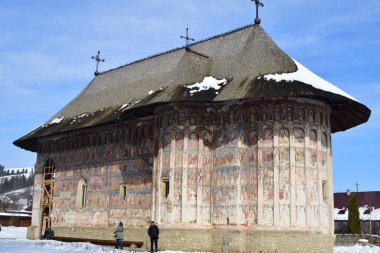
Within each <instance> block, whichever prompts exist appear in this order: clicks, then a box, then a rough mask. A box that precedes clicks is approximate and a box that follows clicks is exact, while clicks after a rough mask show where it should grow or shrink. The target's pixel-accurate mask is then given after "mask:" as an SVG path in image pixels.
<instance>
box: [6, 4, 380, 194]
mask: <svg viewBox="0 0 380 253" xmlns="http://www.w3.org/2000/svg"><path fill="white" fill-rule="evenodd" d="M263 3H264V4H265V7H264V8H263V9H261V10H260V12H261V13H260V16H261V19H262V27H263V28H264V29H265V30H266V31H267V32H268V34H269V35H270V36H271V37H272V38H273V39H274V41H276V43H277V44H278V45H279V46H280V48H282V49H283V50H284V51H285V52H287V53H288V54H289V55H290V56H292V57H293V58H295V59H297V61H299V62H301V63H302V64H303V65H305V66H306V67H307V68H309V69H310V70H312V71H313V72H315V73H316V74H318V75H319V76H321V77H323V78H324V79H326V80H328V81H330V82H332V83H333V84H335V85H336V86H338V87H340V88H341V89H343V90H344V91H346V92H348V93H349V94H351V95H352V96H353V97H355V98H356V99H358V100H359V101H361V102H363V103H364V104H366V105H367V106H368V107H369V108H370V109H371V110H372V115H371V118H370V120H369V121H368V122H367V123H366V124H363V125H360V126H358V127H356V128H353V129H349V130H347V131H345V132H341V133H336V134H334V135H333V170H334V190H335V191H345V190H346V189H347V188H351V189H354V187H355V186H354V184H355V182H359V184H360V187H359V190H362V191H368V190H380V180H379V179H380V176H379V168H380V165H379V159H378V155H379V157H380V152H379V150H380V149H379V148H378V145H379V144H380V134H379V133H380V99H379V98H380V78H379V76H380V75H379V73H380V2H379V0H363V1H356V0H346V1H331V0H318V1H316V0H308V1H304V0H303V1H302V0H287V1H284V0H271V1H269V0H268V1H266V0H263ZM254 16H255V6H254V4H253V3H252V2H251V1H249V0H207V1H204V0H187V1H180V0H113V1H105V0H103V1H100V0H81V1H78V0H66V1H62V0H33V1H30V0H18V1H14V0H1V1H0V31H1V38H0V164H3V165H5V167H29V166H33V165H34V163H35V158H36V156H35V154H34V153H31V152H29V151H25V150H22V149H20V148H17V147H15V146H13V144H12V142H13V141H14V140H16V139H17V138H19V137H21V136H23V135H24V134H26V133H28V132H30V131H31V130H32V129H34V128H36V127H38V126H39V125H41V124H42V123H44V122H45V121H46V120H47V119H48V118H49V117H51V116H52V115H53V114H54V113H56V112H57V111H58V110H59V109H60V108H62V107H63V106H64V105H65V104H66V103H68V102H69V101H70V100H71V99H73V98H74V97H75V96H76V95H77V94H78V93H79V92H80V91H81V90H82V89H83V88H84V87H85V86H86V85H87V84H88V83H89V82H90V81H91V79H92V77H93V72H94V68H95V63H94V62H93V60H92V59H91V56H93V55H95V54H96V52H97V51H98V50H100V51H101V56H102V57H104V58H105V59H106V61H105V62H104V63H102V64H101V65H100V70H101V71H102V70H106V69H110V68H114V67H117V66H120V65H123V64H126V63H128V62H131V61H134V60H137V59H140V58H144V57H146V56H149V55H152V54H155V53H158V52H162V51H166V50H168V49H172V48H175V47H178V46H182V45H183V44H184V42H183V41H182V40H181V39H180V38H179V37H180V35H184V32H185V28H186V26H187V25H188V26H189V28H190V35H191V36H192V37H194V38H195V39H196V40H200V39H204V38H207V37H210V36H213V35H216V34H219V33H223V32H225V31H228V30H232V29H235V28H237V27H240V26H243V25H246V24H249V23H252V22H253V19H254Z"/></svg>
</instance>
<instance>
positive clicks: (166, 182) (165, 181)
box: [162, 178, 170, 199]
mask: <svg viewBox="0 0 380 253" xmlns="http://www.w3.org/2000/svg"><path fill="white" fill-rule="evenodd" d="M162 187H163V189H162V195H163V197H164V198H166V199H167V198H168V196H169V192H170V191H169V189H170V183H169V178H163V179H162Z"/></svg>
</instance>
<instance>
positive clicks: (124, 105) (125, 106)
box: [119, 92, 154, 111]
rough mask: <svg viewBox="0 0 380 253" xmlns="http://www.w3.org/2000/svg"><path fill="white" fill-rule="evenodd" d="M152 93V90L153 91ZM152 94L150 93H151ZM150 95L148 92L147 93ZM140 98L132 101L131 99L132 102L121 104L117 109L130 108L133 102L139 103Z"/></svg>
mask: <svg viewBox="0 0 380 253" xmlns="http://www.w3.org/2000/svg"><path fill="white" fill-rule="evenodd" d="M153 93H154V92H153ZM151 94H152V93H151ZM149 95H150V94H149ZM140 101H141V100H134V101H132V102H130V103H128V104H123V105H122V106H121V107H120V108H119V110H121V111H125V110H127V109H128V108H130V107H132V106H133V105H135V104H137V103H139V102H140Z"/></svg>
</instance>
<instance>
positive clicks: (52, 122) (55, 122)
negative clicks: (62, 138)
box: [50, 116, 64, 124]
mask: <svg viewBox="0 0 380 253" xmlns="http://www.w3.org/2000/svg"><path fill="white" fill-rule="evenodd" d="M63 118H64V117H63V116H62V117H60V118H55V119H53V120H52V121H51V122H50V124H59V123H61V121H62V120H63Z"/></svg>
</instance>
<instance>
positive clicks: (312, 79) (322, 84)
mask: <svg viewBox="0 0 380 253" xmlns="http://www.w3.org/2000/svg"><path fill="white" fill-rule="evenodd" d="M292 59H293V58H292ZM293 61H294V63H295V64H296V65H297V68H298V70H297V71H296V72H293V73H282V74H269V75H264V79H265V80H267V81H269V80H274V81H276V82H281V81H286V82H293V81H299V82H303V83H306V84H309V85H311V86H313V87H314V88H316V89H319V90H324V91H327V92H331V93H334V94H338V95H342V96H344V97H347V98H349V99H352V100H354V101H357V100H356V99H355V98H353V97H352V96H351V95H349V94H347V93H346V92H344V91H343V90H341V89H339V88H338V87H336V86H335V85H333V84H332V83H330V82H328V81H326V80H324V79H322V78H321V77H319V76H317V75H316V74H314V73H313V72H311V71H310V70H309V69H307V68H306V67H305V66H303V65H302V64H301V63H299V62H298V61H296V60H295V59H293ZM259 79H260V78H259Z"/></svg>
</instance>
